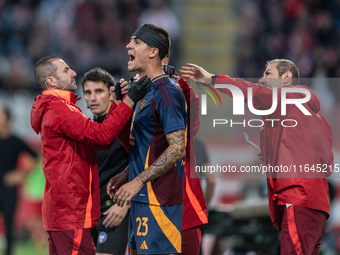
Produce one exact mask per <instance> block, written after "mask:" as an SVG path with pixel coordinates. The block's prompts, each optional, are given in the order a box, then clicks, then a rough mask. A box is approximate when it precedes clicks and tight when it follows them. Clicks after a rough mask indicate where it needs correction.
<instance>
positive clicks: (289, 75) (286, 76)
mask: <svg viewBox="0 0 340 255" xmlns="http://www.w3.org/2000/svg"><path fill="white" fill-rule="evenodd" d="M282 78H283V83H284V84H292V78H293V74H292V72H291V71H287V72H285V73H284V74H283V75H282Z"/></svg>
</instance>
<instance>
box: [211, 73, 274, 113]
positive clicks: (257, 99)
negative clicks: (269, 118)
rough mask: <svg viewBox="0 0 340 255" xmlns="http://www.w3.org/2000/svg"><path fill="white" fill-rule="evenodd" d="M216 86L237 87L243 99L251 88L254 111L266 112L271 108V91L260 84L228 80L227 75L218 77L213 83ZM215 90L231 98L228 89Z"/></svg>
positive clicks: (237, 79)
mask: <svg viewBox="0 0 340 255" xmlns="http://www.w3.org/2000/svg"><path fill="white" fill-rule="evenodd" d="M217 84H227V85H234V86H236V87H238V88H239V89H240V90H241V91H242V92H243V96H244V99H246V98H247V95H248V88H252V98H253V105H254V108H255V109H259V110H261V109H263V110H267V109H269V108H270V107H271V106H272V100H273V95H272V94H273V90H272V89H271V88H268V87H266V86H263V85H261V84H257V83H251V82H249V81H245V80H243V79H241V78H230V77H229V76H227V75H218V76H217V78H216V81H215V85H217ZM217 89H218V90H220V91H222V92H223V93H226V94H228V95H229V96H231V97H233V94H232V93H231V91H230V90H229V89H227V88H217ZM278 97H280V93H278ZM278 100H279V98H278Z"/></svg>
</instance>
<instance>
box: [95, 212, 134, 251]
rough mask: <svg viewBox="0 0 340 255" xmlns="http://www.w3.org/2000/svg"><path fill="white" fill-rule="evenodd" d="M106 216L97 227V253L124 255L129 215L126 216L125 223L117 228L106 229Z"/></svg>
mask: <svg viewBox="0 0 340 255" xmlns="http://www.w3.org/2000/svg"><path fill="white" fill-rule="evenodd" d="M105 218H106V215H104V217H102V218H101V219H100V220H99V224H98V227H97V232H98V239H97V250H96V252H97V253H109V254H114V255H124V254H125V250H126V246H127V240H128V230H129V213H127V214H126V216H125V218H124V219H123V221H122V222H121V223H120V224H119V226H118V227H115V228H106V227H105V226H104V225H103V221H104V220H105Z"/></svg>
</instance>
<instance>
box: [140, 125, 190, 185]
mask: <svg viewBox="0 0 340 255" xmlns="http://www.w3.org/2000/svg"><path fill="white" fill-rule="evenodd" d="M166 138H167V140H168V143H169V147H168V148H167V149H166V150H165V151H164V152H163V153H162V155H161V156H160V157H159V158H158V159H157V160H156V161H155V162H154V163H153V164H152V165H151V166H150V167H149V168H148V169H146V170H144V171H143V172H142V173H140V174H139V175H138V176H137V180H138V181H141V182H143V183H147V182H149V181H152V180H154V179H156V178H157V177H159V176H161V175H162V174H164V173H165V172H167V171H168V170H170V169H171V168H172V167H173V166H174V165H175V164H176V163H177V161H178V160H180V159H181V158H182V157H183V156H184V155H185V130H184V129H180V130H177V131H174V132H171V133H169V134H167V135H166Z"/></svg>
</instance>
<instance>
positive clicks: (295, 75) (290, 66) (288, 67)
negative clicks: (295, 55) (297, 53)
mask: <svg viewBox="0 0 340 255" xmlns="http://www.w3.org/2000/svg"><path fill="white" fill-rule="evenodd" d="M274 63H277V66H276V69H277V71H278V72H279V76H280V77H281V75H283V74H284V73H285V72H288V71H289V72H291V73H292V85H297V84H299V79H300V72H299V69H298V68H297V66H296V65H295V64H294V62H292V61H290V60H287V59H273V60H269V61H267V63H266V69H267V68H268V66H269V65H270V64H274Z"/></svg>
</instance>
